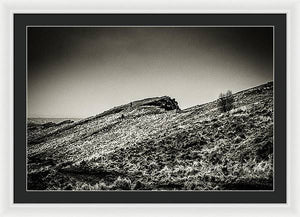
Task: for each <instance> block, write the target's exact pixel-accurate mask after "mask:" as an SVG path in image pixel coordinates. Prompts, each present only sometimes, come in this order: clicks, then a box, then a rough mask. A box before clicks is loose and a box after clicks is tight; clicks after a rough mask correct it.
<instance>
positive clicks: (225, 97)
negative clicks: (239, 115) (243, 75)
mask: <svg viewBox="0 0 300 217" xmlns="http://www.w3.org/2000/svg"><path fill="white" fill-rule="evenodd" d="M233 102H234V98H233V95H232V92H231V90H228V91H227V92H226V93H220V95H219V99H218V106H219V109H220V111H221V112H227V111H230V110H231V109H233Z"/></svg>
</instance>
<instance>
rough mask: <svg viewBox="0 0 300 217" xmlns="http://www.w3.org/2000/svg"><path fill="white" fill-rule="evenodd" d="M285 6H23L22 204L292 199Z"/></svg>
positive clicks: (18, 176) (18, 75) (18, 72)
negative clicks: (232, 10) (204, 9)
mask: <svg viewBox="0 0 300 217" xmlns="http://www.w3.org/2000/svg"><path fill="white" fill-rule="evenodd" d="M286 19H287V18H286V14H284V13H273V14H262V13H261V14H258V13H248V14H246V13H244V14H221V13H220V14H204V13H203V14H200V13H198V14H154V13H153V14H34V13H33V14H24V13H15V14H14V15H13V22H14V153H13V155H14V168H13V169H14V203H16V204H19V203H263V204H265V203H276V204H285V203H286V197H287V196H286V189H287V185H286V184H287V183H286V178H287V176H286V171H287V168H286V165H287V163H286V160H287V159H286V150H287V148H286V147H287V144H286V115H287V114H286V93H287V87H286V76H287V75H286V69H287V65H286V58H287V56H286V48H287V47H286V43H287V42H286Z"/></svg>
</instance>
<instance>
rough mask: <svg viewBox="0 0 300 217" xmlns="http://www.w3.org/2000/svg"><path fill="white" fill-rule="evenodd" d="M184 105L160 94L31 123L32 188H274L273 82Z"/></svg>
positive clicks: (30, 188)
mask: <svg viewBox="0 0 300 217" xmlns="http://www.w3.org/2000/svg"><path fill="white" fill-rule="evenodd" d="M234 101H235V103H234V109H233V110H231V111H230V112H226V113H221V112H220V111H219V109H218V106H217V101H213V102H210V103H207V104H203V105H198V106H194V107H191V108H188V109H185V110H180V108H179V107H178V104H177V102H176V100H175V99H171V98H170V97H167V96H164V97H156V98H149V99H144V100H139V101H134V102H131V103H128V104H126V105H122V106H118V107H115V108H112V109H110V110H108V111H105V112H103V113H101V114H98V115H96V116H93V117H90V118H87V119H83V120H80V121H77V122H71V121H66V122H64V123H59V124H51V123H50V124H43V125H32V124H29V125H28V144H27V155H28V165H27V169H28V186H27V187H28V189H29V190H45V189H47V190H239V189H246V190H253V189H259V190H265V189H272V188H273V82H269V83H267V84H264V85H261V86H258V87H255V88H251V89H248V90H245V91H241V92H238V93H236V94H234Z"/></svg>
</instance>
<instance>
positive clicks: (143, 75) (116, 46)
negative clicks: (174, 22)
mask: <svg viewBox="0 0 300 217" xmlns="http://www.w3.org/2000/svg"><path fill="white" fill-rule="evenodd" d="M272 80H273V28H272V27H29V28H28V116H29V117H48V118H51V117H52V118H85V117H89V116H92V115H96V114H98V113H101V112H103V111H105V110H108V109H110V108H112V107H114V106H118V105H121V104H125V103H128V102H131V101H135V100H139V99H143V98H148V97H156V96H165V95H168V96H170V97H172V98H175V99H176V100H177V101H178V103H179V106H180V108H182V109H185V108H188V107H191V106H195V105H199V104H202V103H206V102H210V101H212V100H215V99H216V98H218V95H219V94H220V93H221V92H226V91H227V90H232V91H233V92H234V93H235V92H237V91H240V90H244V89H247V88H250V87H254V86H257V85H260V84H263V83H266V82H268V81H272Z"/></svg>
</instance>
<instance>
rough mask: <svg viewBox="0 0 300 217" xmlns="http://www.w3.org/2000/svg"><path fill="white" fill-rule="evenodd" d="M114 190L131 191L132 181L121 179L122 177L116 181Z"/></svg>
mask: <svg viewBox="0 0 300 217" xmlns="http://www.w3.org/2000/svg"><path fill="white" fill-rule="evenodd" d="M113 188H115V189H118V190H130V189H131V181H130V179H127V178H121V177H120V176H119V177H118V178H117V179H116V180H115V181H114V183H113Z"/></svg>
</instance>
